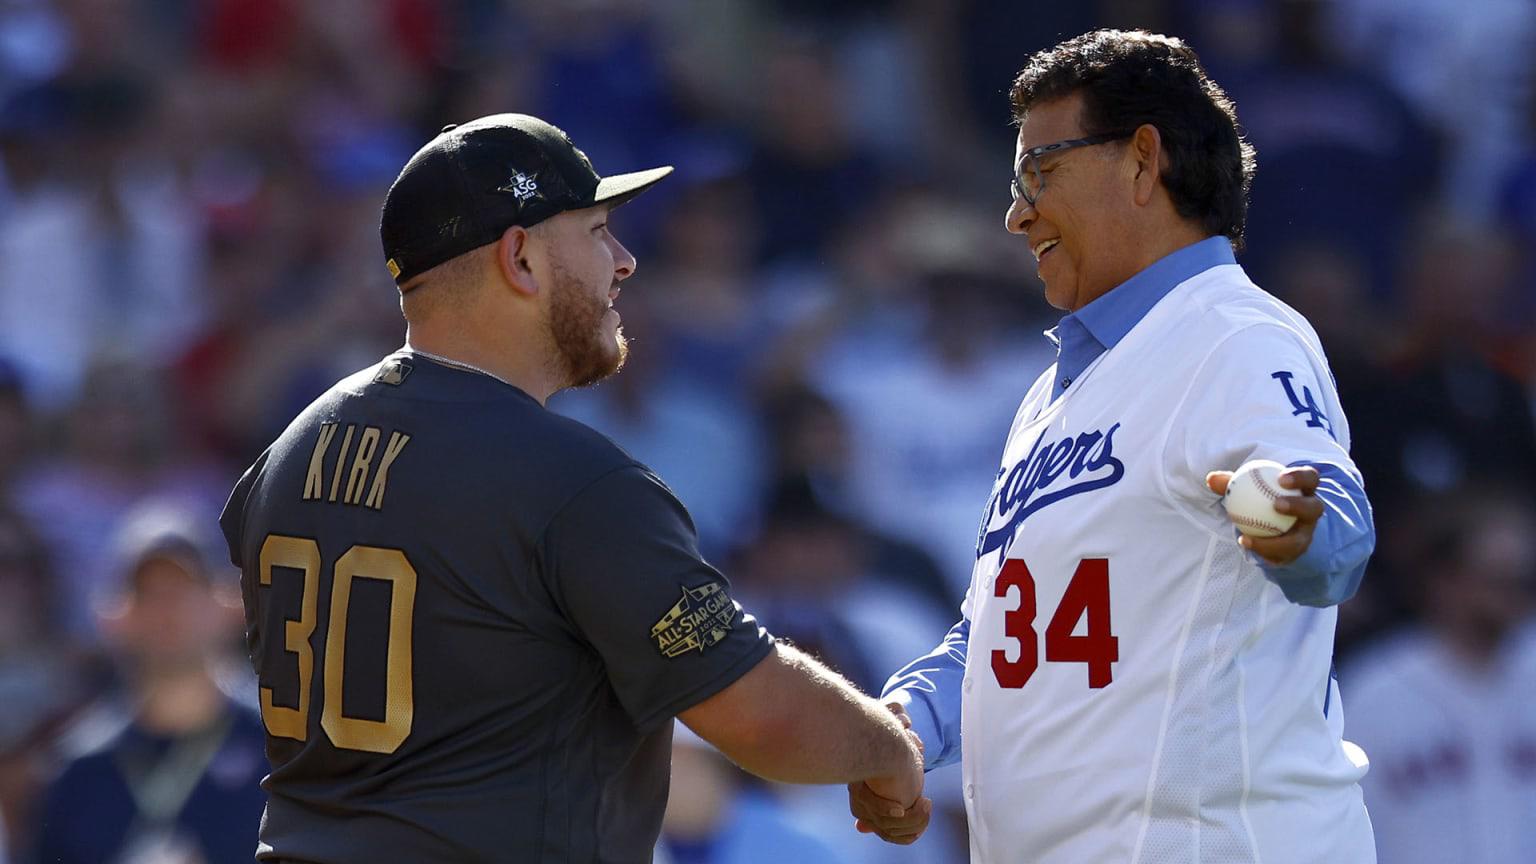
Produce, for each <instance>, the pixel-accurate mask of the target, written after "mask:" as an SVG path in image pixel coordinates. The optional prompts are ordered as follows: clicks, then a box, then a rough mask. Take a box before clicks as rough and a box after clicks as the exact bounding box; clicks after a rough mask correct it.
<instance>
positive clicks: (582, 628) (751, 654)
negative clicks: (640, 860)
mask: <svg viewBox="0 0 1536 864" xmlns="http://www.w3.org/2000/svg"><path fill="white" fill-rule="evenodd" d="M541 554H542V556H543V564H544V570H545V573H546V576H547V578H548V579H549V580H550V582H551V590H552V592H553V594H554V596H555V597H556V600H557V602H558V603H559V604H560V605H561V607H562V611H563V612H564V614H565V615H566V617H567V618H568V620H569V621H570V623H571V625H572V626H573V628H574V629H575V630H576V632H577V633H578V634H579V636H580V638H582V639H583V640H585V641H586V642H587V643H588V644H589V645H591V646H592V648H593V649H594V650H595V651H596V652H597V654H598V655H599V656H600V657H601V658H602V661H603V663H604V665H605V666H606V667H607V674H608V680H609V683H610V684H611V685H612V687H613V690H614V692H615V693H616V694H617V696H618V699H619V703H620V704H621V705H622V706H623V708H624V710H625V712H626V713H627V714H628V715H629V717H630V719H631V720H632V721H633V722H634V723H635V725H636V726H637V727H639V728H642V729H645V728H649V727H652V726H654V725H655V724H657V723H659V722H661V721H663V720H667V719H670V718H672V717H674V716H676V715H677V714H678V713H679V712H681V711H684V710H686V709H688V708H690V707H692V706H693V705H696V704H698V703H699V702H702V701H703V700H705V699H707V698H709V697H710V696H712V695H714V694H715V693H717V692H719V691H720V690H722V689H724V688H725V687H726V686H727V685H729V684H730V683H732V682H733V681H735V680H736V679H737V678H739V677H741V676H742V675H743V674H745V673H746V672H747V671H748V670H749V669H751V668H752V667H753V666H755V665H757V663H758V662H759V661H760V660H762V659H763V658H764V657H766V656H767V655H768V652H769V651H770V650H771V649H772V647H773V640H772V638H771V637H770V636H769V634H768V632H767V630H765V629H764V628H763V627H761V626H760V625H759V624H758V623H757V621H756V619H754V618H753V617H752V616H751V615H748V614H746V613H745V612H744V611H743V610H742V608H741V606H740V605H739V604H737V603H736V602H735V601H734V600H732V599H731V596H730V584H729V582H728V581H727V580H726V578H725V577H724V576H723V575H722V574H721V573H720V572H719V571H718V570H716V569H715V568H714V567H711V566H710V565H709V564H708V563H706V562H705V561H704V560H703V558H702V557H701V556H700V554H699V549H698V538H697V535H696V533H695V531H694V526H693V522H692V520H691V519H690V518H689V516H688V512H687V510H686V509H685V508H684V507H683V505H682V503H681V502H680V501H678V500H677V498H676V496H674V495H673V494H672V492H671V490H669V489H668V488H667V487H666V485H665V484H663V483H662V482H661V480H660V479H659V478H657V477H656V476H655V475H654V474H652V473H650V472H649V471H646V470H644V469H643V468H640V467H638V466H629V467H625V468H621V469H618V470H616V471H613V472H610V473H609V474H607V475H605V476H604V477H602V478H600V479H599V480H597V481H596V482H594V483H592V484H591V485H589V486H588V487H586V488H585V489H584V490H582V491H581V492H580V493H579V494H577V495H576V497H575V498H574V499H572V500H571V501H570V502H569V503H568V504H566V506H564V507H563V508H561V510H560V512H559V513H558V514H556V516H555V518H554V519H553V520H552V521H551V523H550V525H549V527H548V528H547V529H546V531H545V536H544V540H543V543H542V544H541Z"/></svg>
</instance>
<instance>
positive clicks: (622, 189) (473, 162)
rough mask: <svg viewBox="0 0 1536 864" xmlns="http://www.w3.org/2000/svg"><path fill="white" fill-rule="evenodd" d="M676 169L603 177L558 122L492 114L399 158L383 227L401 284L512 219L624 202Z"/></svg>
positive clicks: (526, 221)
mask: <svg viewBox="0 0 1536 864" xmlns="http://www.w3.org/2000/svg"><path fill="white" fill-rule="evenodd" d="M670 173H672V166H670V165H666V166H663V167H660V168H651V169H649V170H646V171H636V172H634V173H631V174H616V175H614V176H612V177H599V176H598V174H597V171H596V170H595V169H594V168H593V167H592V160H590V159H588V158H587V154H585V153H583V152H581V151H580V150H578V149H576V145H575V144H573V143H571V138H570V136H569V135H566V134H565V132H563V131H561V130H560V129H559V128H557V127H555V126H553V125H551V124H549V123H546V122H544V121H543V120H540V119H539V118H537V117H531V116H529V115H527V114H492V115H490V116H488V117H481V118H480V119H478V120H472V121H470V122H468V123H465V124H463V125H461V126H458V125H450V126H445V127H443V131H442V132H440V133H438V135H437V137H436V138H433V139H432V140H431V141H428V142H427V144H426V146H424V147H422V148H421V149H420V150H418V151H416V155H415V156H412V157H411V160H410V161H409V162H407V163H405V168H403V169H401V171H400V176H399V177H397V178H395V182H394V185H392V186H390V187H389V194H387V195H386V196H384V212H383V215H382V216H381V217H380V219H379V234H380V236H381V238H382V239H383V241H384V257H385V259H386V264H387V266H388V267H389V272H390V275H392V276H394V277H395V284H397V285H399V284H402V283H404V282H406V281H407V280H409V279H412V278H414V277H416V276H419V275H420V274H422V273H424V272H426V271H427V270H430V269H432V268H433V267H436V266H437V265H439V264H441V263H443V262H444V261H447V260H448V259H450V258H456V257H458V256H460V255H463V254H464V253H465V252H468V251H470V250H471V249H477V248H479V247H481V246H484V245H485V244H487V243H491V242H494V241H495V240H496V239H497V238H499V237H501V235H502V233H503V232H504V231H506V230H507V229H508V228H510V227H512V226H513V225H521V226H523V227H524V228H531V227H533V226H534V225H537V224H539V223H540V222H543V221H544V220H545V219H548V218H549V217H551V216H554V215H555V214H557V213H562V212H564V211H566V210H581V209H583V208H586V207H592V206H594V205H596V204H604V203H609V204H613V205H614V206H618V205H619V204H623V203H624V202H626V201H628V200H629V199H631V198H633V197H635V196H636V195H639V194H640V193H641V192H644V191H645V190H646V189H649V188H650V187H651V186H653V185H654V184H655V183H656V182H657V181H658V180H660V179H661V178H663V177H665V176H667V175H668V174H670Z"/></svg>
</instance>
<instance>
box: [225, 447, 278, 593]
mask: <svg viewBox="0 0 1536 864" xmlns="http://www.w3.org/2000/svg"><path fill="white" fill-rule="evenodd" d="M266 462H267V453H262V454H261V456H260V457H259V458H258V459H257V460H256V463H255V464H253V465H252V466H251V467H250V468H248V469H246V472H245V473H244V474H243V475H241V477H240V480H239V482H237V483H236V484H235V488H234V489H233V490H231V491H230V493H229V500H227V501H225V502H224V511H223V512H222V513H220V514H219V530H220V531H222V532H223V534H224V542H225V544H227V545H228V546H229V563H231V564H233V565H235V566H236V567H239V568H240V569H241V570H244V569H245V561H244V558H245V554H244V552H243V551H242V543H243V542H244V538H245V505H246V502H247V501H249V500H250V497H251V489H252V487H254V486H255V485H256V478H257V477H259V476H260V475H261V469H262V467H263V466H265V465H266Z"/></svg>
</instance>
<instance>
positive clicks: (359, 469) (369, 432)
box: [341, 426, 379, 504]
mask: <svg viewBox="0 0 1536 864" xmlns="http://www.w3.org/2000/svg"><path fill="white" fill-rule="evenodd" d="M378 446H379V427H377V426H364V427H363V437H362V438H359V439H358V442H357V458H355V459H353V460H352V470H351V471H349V472H347V494H345V495H343V496H341V500H342V502H343V503H346V504H361V503H363V486H365V485H366V483H365V481H366V480H367V479H368V463H369V462H371V461H373V451H374V450H376V449H378Z"/></svg>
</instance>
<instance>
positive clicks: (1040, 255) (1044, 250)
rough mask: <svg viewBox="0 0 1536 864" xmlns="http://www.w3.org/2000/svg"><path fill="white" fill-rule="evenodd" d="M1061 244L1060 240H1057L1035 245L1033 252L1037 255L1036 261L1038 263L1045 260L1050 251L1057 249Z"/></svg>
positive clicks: (1044, 241) (1043, 241)
mask: <svg viewBox="0 0 1536 864" xmlns="http://www.w3.org/2000/svg"><path fill="white" fill-rule="evenodd" d="M1060 243H1061V240H1060V239H1056V240H1041V241H1040V242H1039V243H1038V244H1036V245H1035V248H1034V250H1033V251H1034V253H1035V261H1036V262H1037V263H1038V262H1040V261H1042V260H1044V259H1045V256H1046V255H1047V254H1048V253H1050V251H1051V250H1052V249H1055V248H1056V247H1057V246H1058V245H1059V244H1060Z"/></svg>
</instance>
